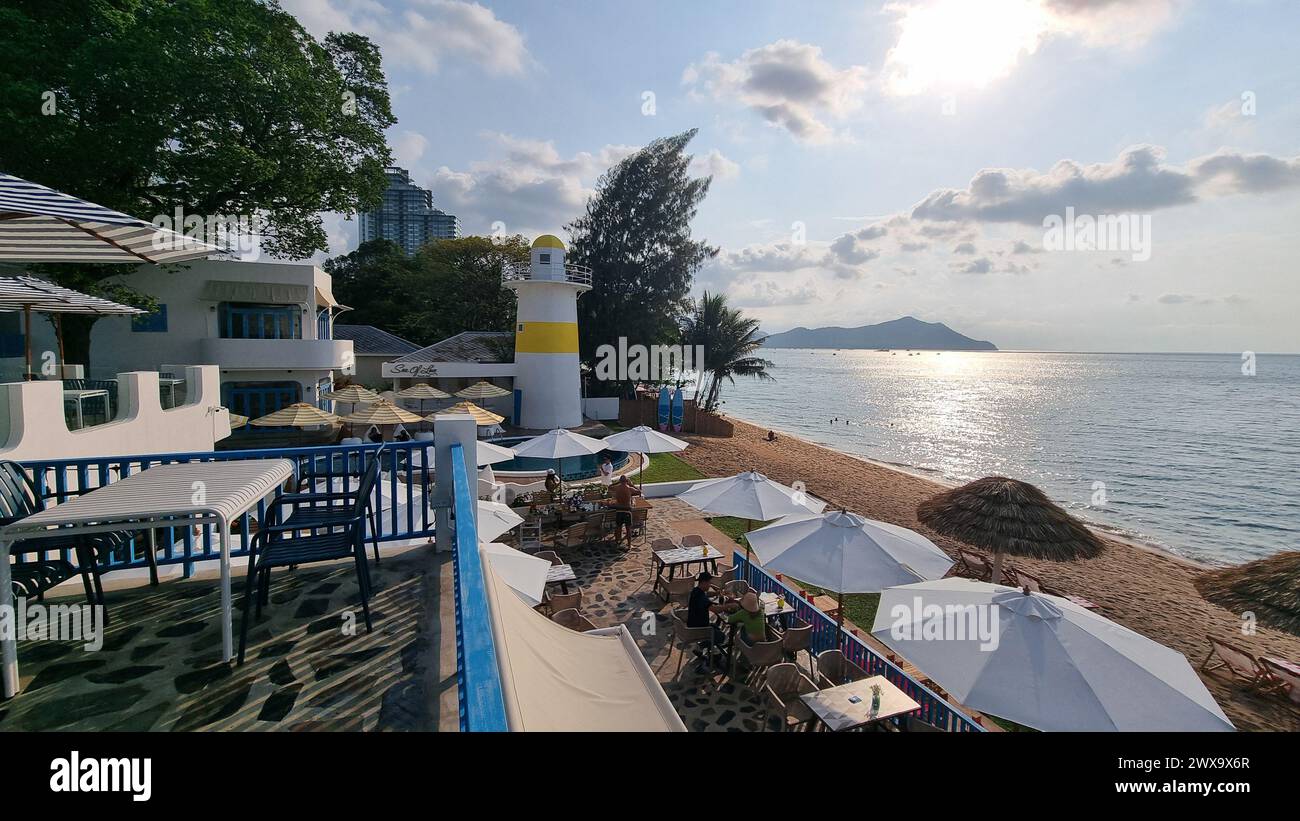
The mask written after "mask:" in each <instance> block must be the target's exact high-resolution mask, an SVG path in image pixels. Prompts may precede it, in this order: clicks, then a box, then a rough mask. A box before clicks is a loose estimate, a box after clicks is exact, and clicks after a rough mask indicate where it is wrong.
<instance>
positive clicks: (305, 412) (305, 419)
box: [232, 402, 339, 428]
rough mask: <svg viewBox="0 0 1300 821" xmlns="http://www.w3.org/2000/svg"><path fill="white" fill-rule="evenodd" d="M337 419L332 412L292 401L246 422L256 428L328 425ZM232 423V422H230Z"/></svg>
mask: <svg viewBox="0 0 1300 821" xmlns="http://www.w3.org/2000/svg"><path fill="white" fill-rule="evenodd" d="M337 421H339V418H338V417H337V416H335V415H334V414H332V413H327V412H325V411H323V410H321V409H320V408H318V407H316V406H315V405H308V404H307V403H306V402H294V403H293V404H292V405H289V406H288V407H285V408H280V409H279V410H278V411H276V412H275V413H268V414H267V415H266V416H259V417H257V418H256V419H253V420H252V421H250V422H249V423H248V424H250V425H252V426H254V427H258V428H309V427H311V426H313V425H329V424H333V423H334V422H337ZM232 424H233V423H232Z"/></svg>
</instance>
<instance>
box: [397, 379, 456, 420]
mask: <svg viewBox="0 0 1300 821" xmlns="http://www.w3.org/2000/svg"><path fill="white" fill-rule="evenodd" d="M397 395H398V396H400V397H402V398H403V399H414V400H416V401H417V402H419V403H420V413H421V414H423V413H424V403H425V402H426V401H427V400H429V399H450V398H451V394H449V393H447V392H446V391H440V390H438V389H437V388H435V387H434V386H432V385H430V384H429V383H428V382H420V383H418V384H415V385H412V386H411V387H409V388H403V389H402V390H400V391H398V392H397Z"/></svg>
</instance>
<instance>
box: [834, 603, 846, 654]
mask: <svg viewBox="0 0 1300 821" xmlns="http://www.w3.org/2000/svg"><path fill="white" fill-rule="evenodd" d="M836 595H837V598H838V599H839V604H838V607H839V610H838V611H837V612H836V613H835V646H836V647H840V646H841V645H842V644H843V643H844V591H843V590H841V591H839V592H838V593H837V594H836Z"/></svg>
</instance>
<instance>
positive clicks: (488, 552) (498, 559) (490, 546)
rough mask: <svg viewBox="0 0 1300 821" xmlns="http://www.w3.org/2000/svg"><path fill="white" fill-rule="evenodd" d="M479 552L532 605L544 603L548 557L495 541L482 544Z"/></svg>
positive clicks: (548, 566) (548, 569) (548, 567)
mask: <svg viewBox="0 0 1300 821" xmlns="http://www.w3.org/2000/svg"><path fill="white" fill-rule="evenodd" d="M479 555H480V556H482V557H483V558H484V559H485V560H487V561H489V562H492V569H493V570H494V571H495V572H496V574H497V575H498V576H499V577H500V578H501V580H502V581H504V582H505V583H506V584H507V585H508V586H509V587H510V588H511V589H512V590H514V591H515V592H516V593H518V594H519V595H520V596H521V597H522V598H523V600H524V601H526V602H528V604H529V606H531V607H536V606H537V605H539V604H541V603H542V597H543V595H544V593H545V591H546V574H547V573H548V572H550V569H551V563H550V562H549V561H547V560H546V559H539V558H537V557H536V556H529V555H528V554H527V553H523V552H521V551H518V550H515V549H514V548H513V547H510V546H508V545H503V544H497V543H496V542H491V543H481V544H479Z"/></svg>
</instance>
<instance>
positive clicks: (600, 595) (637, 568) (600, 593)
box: [557, 499, 807, 732]
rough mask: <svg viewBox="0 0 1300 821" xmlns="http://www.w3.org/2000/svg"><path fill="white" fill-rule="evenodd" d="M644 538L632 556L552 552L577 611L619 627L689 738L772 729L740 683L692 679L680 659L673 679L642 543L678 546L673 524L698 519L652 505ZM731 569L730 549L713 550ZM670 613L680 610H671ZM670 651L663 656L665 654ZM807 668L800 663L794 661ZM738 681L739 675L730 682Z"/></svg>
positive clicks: (589, 550) (675, 506)
mask: <svg viewBox="0 0 1300 821" xmlns="http://www.w3.org/2000/svg"><path fill="white" fill-rule="evenodd" d="M651 503H652V504H653V505H654V510H653V511H652V513H651V515H650V521H649V523H648V526H647V533H646V536H645V537H638V538H637V539H636V540H635V541H634V543H633V547H632V550H630V551H628V550H627V549H626V545H625V544H620V545H618V546H615V545H613V544H611V543H601V544H594V545H588V546H586V547H583V548H576V549H569V550H564V549H560V550H558V551H557V552H558V553H559V554H560V557H561V558H562V559H564V561H566V562H568V563H569V564H571V565H572V566H573V570H574V573H575V575H577V577H578V583H579V584H580V585H581V586H582V591H583V595H582V610H583V612H584V613H585V614H586V615H587V617H588V618H590V619H591V621H592V623H594V624H595V625H596V626H597V627H612V626H614V625H617V624H624V625H626V626H627V629H628V631H629V632H630V633H631V634H632V636H633V638H635V639H636V642H637V645H638V646H640V648H641V652H642V653H643V654H644V655H645V657H646V660H647V661H648V662H649V663H650V667H651V669H653V670H654V671H655V674H656V676H657V677H658V678H659V681H660V683H662V684H663V686H664V691H665V692H666V693H667V694H668V697H669V698H670V699H671V700H672V702H673V704H674V706H676V708H677V712H678V714H679V715H681V717H682V721H683V722H684V723H685V724H686V728H687V729H688V730H691V731H695V732H745V731H751V732H752V731H758V730H763V729H765V728H776V727H779V726H780V722H779V719H777V718H776V717H774V716H769V715H767V713H766V711H765V710H764V709H763V708H762V705H761V704H760V702H759V699H758V694H757V693H756V692H754V690H753V689H752V688H750V687H748V686H746V685H745V684H744V683H743V682H741V681H733V680H732V679H730V678H729V677H727V676H725V675H723V674H720V673H719V674H715V675H713V676H712V677H711V676H709V675H708V674H706V673H700V672H697V665H696V663H695V660H694V659H693V658H692V657H691V656H689V655H688V656H687V658H686V659H685V661H684V662H683V663H682V665H681V673H680V675H679V674H677V661H678V659H677V656H678V650H677V649H675V648H672V644H673V642H672V621H671V616H670V613H671V611H672V607H670V606H669V605H667V604H665V603H664V601H663V599H661V598H660V597H659V596H657V595H656V594H655V593H654V592H653V591H652V589H651V584H652V573H653V570H652V567H651V552H650V542H651V541H652V540H654V539H658V538H670V539H674V540H676V539H678V538H680V535H681V534H680V531H679V530H678V529H676V528H674V527H673V523H674V522H684V521H691V520H699V519H700V515H701V514H700V512H699V511H698V510H696V509H695V508H693V507H691V506H690V505H687V504H686V503H685V502H679V501H677V500H676V499H653V500H651ZM715 547H718V548H719V550H721V551H722V553H723V554H724V556H726V557H727V558H725V559H724V560H723V564H724V565H727V564H730V563H731V560H730V556H731V551H732V550H733V549H734V544H727V545H715ZM674 606H675V607H683V606H684V605H683V604H681V603H678V604H676V605H674ZM670 648H672V649H671V652H670ZM801 666H802V667H804V668H805V669H806V668H807V659H806V658H804V659H801ZM738 678H740V679H743V678H744V674H743V673H740V674H738Z"/></svg>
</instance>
